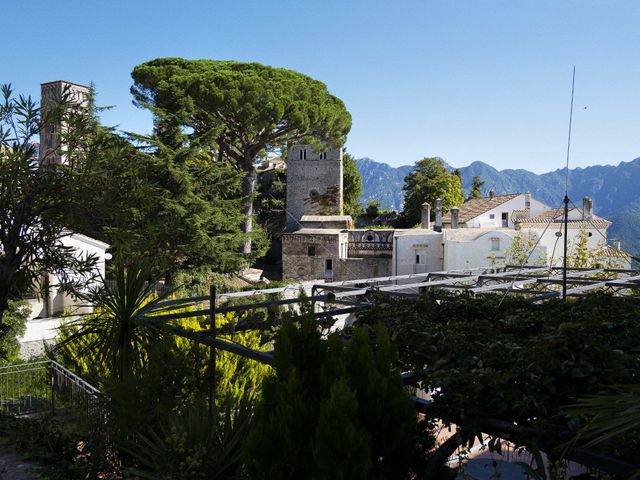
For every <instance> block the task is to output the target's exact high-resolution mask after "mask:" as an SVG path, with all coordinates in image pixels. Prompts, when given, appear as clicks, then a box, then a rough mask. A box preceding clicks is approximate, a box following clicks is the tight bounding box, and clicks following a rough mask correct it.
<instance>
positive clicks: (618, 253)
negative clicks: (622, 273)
mask: <svg viewBox="0 0 640 480" xmlns="http://www.w3.org/2000/svg"><path fill="white" fill-rule="evenodd" d="M593 254H594V255H596V256H600V257H615V258H624V259H628V258H630V255H629V254H628V253H627V252H623V251H622V250H618V249H617V248H616V247H612V246H611V245H604V246H602V247H600V248H598V249H597V250H595V251H594V252H593Z"/></svg>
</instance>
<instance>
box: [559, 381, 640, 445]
mask: <svg viewBox="0 0 640 480" xmlns="http://www.w3.org/2000/svg"><path fill="white" fill-rule="evenodd" d="M569 411H570V412H571V413H572V414H574V415H580V416H584V417H588V418H590V420H589V422H588V423H587V424H586V425H584V427H582V428H581V429H580V431H579V432H578V438H582V439H585V440H587V442H586V443H585V446H587V447H593V446H596V445H599V444H602V443H606V442H608V441H610V440H615V439H619V438H621V437H623V436H625V435H627V434H629V433H631V432H634V431H637V430H638V429H640V385H625V386H621V387H617V388H616V391H615V392H613V393H609V394H599V395H588V396H584V397H580V398H579V399H578V400H577V401H576V403H575V404H574V405H572V406H571V407H569Z"/></svg>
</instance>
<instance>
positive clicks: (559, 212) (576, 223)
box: [518, 208, 611, 229]
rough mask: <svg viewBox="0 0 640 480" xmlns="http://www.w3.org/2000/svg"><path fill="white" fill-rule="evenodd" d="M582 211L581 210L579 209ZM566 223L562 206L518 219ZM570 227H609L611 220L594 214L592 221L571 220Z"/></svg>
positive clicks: (533, 221) (525, 222)
mask: <svg viewBox="0 0 640 480" xmlns="http://www.w3.org/2000/svg"><path fill="white" fill-rule="evenodd" d="M572 210H576V209H575V208H571V209H570V210H569V211H572ZM578 211H579V212H580V213H582V211H581V210H578ZM551 222H553V223H560V224H563V223H564V209H562V208H550V209H549V210H546V211H545V212H543V213H541V214H540V215H537V216H535V217H532V218H522V219H519V220H518V223H520V224H521V225H536V224H539V225H544V224H547V223H551ZM568 223H569V225H568V226H569V228H594V227H595V228H599V229H605V228H609V226H610V225H611V222H610V221H609V220H605V219H604V218H601V217H598V216H597V215H592V218H591V221H589V220H582V219H580V220H571V219H570V220H569V222H568Z"/></svg>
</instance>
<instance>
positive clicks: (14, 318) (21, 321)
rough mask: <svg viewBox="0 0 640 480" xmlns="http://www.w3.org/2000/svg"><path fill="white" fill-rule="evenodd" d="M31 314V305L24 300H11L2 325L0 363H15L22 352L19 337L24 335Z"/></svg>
mask: <svg viewBox="0 0 640 480" xmlns="http://www.w3.org/2000/svg"><path fill="white" fill-rule="evenodd" d="M30 314H31V306H30V305H29V303H28V302H26V301H24V300H9V305H8V308H7V310H5V312H4V315H3V317H2V325H1V326H0V327H1V328H0V331H1V332H2V335H0V364H2V363H3V362H4V363H7V364H10V363H15V362H16V361H17V360H18V355H19V354H20V343H19V342H18V337H21V336H22V335H24V332H25V330H26V328H27V327H26V322H27V319H28V318H29V315H30Z"/></svg>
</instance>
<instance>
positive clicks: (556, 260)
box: [522, 223, 606, 266]
mask: <svg viewBox="0 0 640 480" xmlns="http://www.w3.org/2000/svg"><path fill="white" fill-rule="evenodd" d="M569 225H570V226H569V229H568V232H569V234H568V237H569V241H568V252H569V256H571V255H572V253H573V248H574V246H575V244H576V242H577V241H578V239H579V236H580V231H581V230H584V231H586V232H587V249H588V250H596V249H598V248H600V247H601V246H603V245H605V244H606V241H605V238H604V237H603V236H602V235H601V234H600V233H599V232H598V230H597V229H595V228H589V229H580V228H574V227H572V226H571V223H569ZM545 227H546V225H540V226H539V227H537V226H536V227H531V228H527V229H526V230H525V229H523V230H522V232H523V233H524V232H527V231H531V232H533V233H534V234H535V235H536V236H542V238H541V239H540V242H539V245H540V246H541V247H542V248H544V249H545V251H546V255H547V257H546V258H547V263H553V265H555V266H560V265H561V264H562V258H563V256H564V237H563V236H560V237H558V236H556V233H557V232H560V233H561V234H562V235H564V226H563V224H562V223H557V224H553V225H551V226H550V227H549V228H548V229H547V230H546V232H545V231H544V229H545ZM604 233H605V234H606V232H604Z"/></svg>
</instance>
